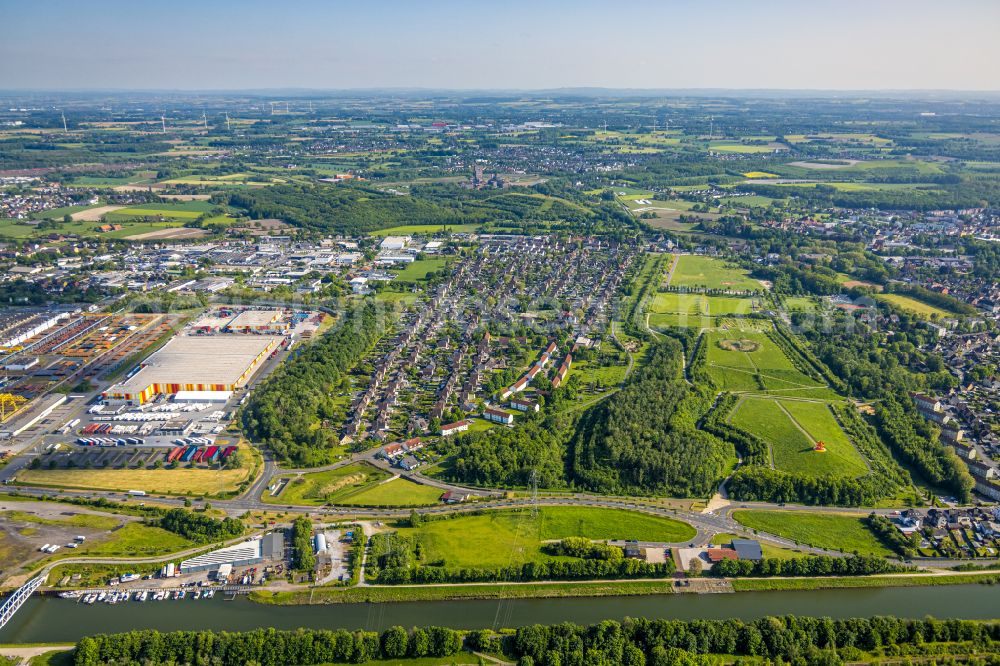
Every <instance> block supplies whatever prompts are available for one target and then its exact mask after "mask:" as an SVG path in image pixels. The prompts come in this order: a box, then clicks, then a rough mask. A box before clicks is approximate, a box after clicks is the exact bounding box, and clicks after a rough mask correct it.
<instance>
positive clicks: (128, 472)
mask: <svg viewBox="0 0 1000 666" xmlns="http://www.w3.org/2000/svg"><path fill="white" fill-rule="evenodd" d="M249 474H250V470H249V469H246V468H243V469H220V470H215V469H187V468H184V467H180V468H177V469H135V470H134V469H24V470H21V471H20V472H18V473H17V480H18V481H19V482H20V483H24V484H27V485H43V486H57V487H60V488H82V489H86V490H122V491H125V490H144V491H146V492H147V493H150V494H157V493H162V494H167V495H214V494H216V493H226V492H233V491H235V490H236V488H237V486H239V484H240V483H241V482H243V481H244V480H245V479H246V478H247V476H249Z"/></svg>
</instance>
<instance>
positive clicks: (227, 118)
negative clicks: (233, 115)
mask: <svg viewBox="0 0 1000 666" xmlns="http://www.w3.org/2000/svg"><path fill="white" fill-rule="evenodd" d="M230 129H232V128H231V127H229V112H228V111H226V131H227V132H228V131H229V130H230Z"/></svg>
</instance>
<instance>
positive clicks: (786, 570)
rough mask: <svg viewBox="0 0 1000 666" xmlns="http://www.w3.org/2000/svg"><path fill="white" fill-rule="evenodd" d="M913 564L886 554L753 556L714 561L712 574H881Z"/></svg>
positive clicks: (727, 576)
mask: <svg viewBox="0 0 1000 666" xmlns="http://www.w3.org/2000/svg"><path fill="white" fill-rule="evenodd" d="M909 570H910V567H905V566H902V565H900V564H895V563H893V562H890V561H889V560H887V559H885V558H884V557H873V556H867V555H860V556H854V557H832V556H830V555H809V556H808V557H793V558H791V559H787V560H782V559H778V558H772V557H765V558H763V559H760V560H757V561H753V560H721V561H719V562H716V563H715V564H713V565H712V568H711V569H710V570H709V572H710V573H711V575H713V576H718V577H720V578H742V577H747V576H752V577H756V578H762V577H771V576H785V577H792V576H874V575H879V574H892V573H902V572H904V571H909Z"/></svg>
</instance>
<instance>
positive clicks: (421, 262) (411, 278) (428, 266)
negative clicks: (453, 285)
mask: <svg viewBox="0 0 1000 666" xmlns="http://www.w3.org/2000/svg"><path fill="white" fill-rule="evenodd" d="M447 264H448V260H447V259H418V260H417V261H414V262H413V263H412V264H410V265H408V266H407V267H406V268H404V269H402V270H400V271H399V272H398V273H397V274H396V279H397V280H405V281H407V282H416V281H419V280H424V279H426V278H427V274H428V273H430V272H432V271H439V270H441V269H442V268H444V267H445V266H446V265H447ZM393 270H394V272H395V269H393Z"/></svg>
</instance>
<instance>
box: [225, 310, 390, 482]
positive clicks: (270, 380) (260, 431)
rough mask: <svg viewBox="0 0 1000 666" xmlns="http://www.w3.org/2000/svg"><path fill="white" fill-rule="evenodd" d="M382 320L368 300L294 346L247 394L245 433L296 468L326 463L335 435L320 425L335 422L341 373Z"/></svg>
mask: <svg viewBox="0 0 1000 666" xmlns="http://www.w3.org/2000/svg"><path fill="white" fill-rule="evenodd" d="M387 316H388V315H387V314H386V313H384V312H380V310H379V309H378V308H377V307H376V305H375V303H374V302H372V301H369V302H367V303H365V304H364V305H360V306H358V307H356V308H354V309H353V310H349V311H347V312H346V313H345V314H344V315H343V318H342V319H341V321H340V322H338V323H337V325H336V327H335V328H333V329H332V330H330V331H329V332H327V333H326V334H324V335H323V336H321V337H320V338H319V339H318V340H316V341H315V342H313V343H311V344H309V345H308V346H305V347H300V348H299V350H300V351H299V352H298V354H297V355H295V356H294V358H291V359H289V360H288V361H286V362H285V363H283V364H282V365H281V366H280V367H279V368H278V369H277V370H275V371H274V372H273V373H271V375H269V376H268V377H267V379H265V380H264V381H263V382H261V384H260V386H258V387H257V388H255V389H254V391H253V392H252V393H251V394H250V399H249V400H248V401H247V404H246V405H245V406H244V408H243V410H242V412H241V421H242V424H243V429H244V432H245V433H246V435H247V436H248V437H250V438H251V439H253V440H254V441H256V442H259V443H262V444H264V445H266V446H267V447H269V448H270V449H271V450H272V451H274V453H275V455H276V456H277V457H278V458H280V459H282V460H285V461H289V462H292V463H294V464H296V465H301V466H304V467H305V466H312V465H318V464H322V463H324V462H327V457H328V455H329V450H330V447H331V446H332V445H333V444H334V443H336V441H337V439H338V437H337V434H336V433H335V432H334V431H333V430H331V429H330V428H328V427H322V425H323V422H324V421H328V420H329V421H333V420H338V421H339V419H337V418H336V417H338V416H341V414H340V413H339V412H338V409H337V407H336V404H335V403H336V399H337V395H338V393H342V392H344V391H349V390H350V382H349V381H347V382H346V383H345V380H347V373H348V372H349V371H350V370H351V369H352V368H353V367H354V366H355V365H356V364H357V363H358V361H360V360H361V358H362V357H363V356H364V354H365V353H366V352H367V351H368V350H369V349H370V348H371V347H372V346H373V345H374V344H375V342H376V341H377V340H378V339H379V338H380V337H381V336H382V335H383V333H384V331H385V326H386V321H385V319H386V317H387ZM317 426H320V427H317Z"/></svg>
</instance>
